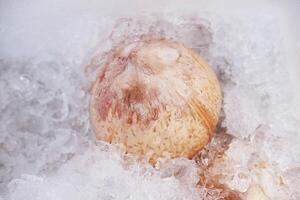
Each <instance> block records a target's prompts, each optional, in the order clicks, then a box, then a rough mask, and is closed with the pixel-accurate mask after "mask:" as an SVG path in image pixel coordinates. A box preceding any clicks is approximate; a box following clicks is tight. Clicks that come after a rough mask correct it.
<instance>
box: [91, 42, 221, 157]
mask: <svg viewBox="0 0 300 200" xmlns="http://www.w3.org/2000/svg"><path fill="white" fill-rule="evenodd" d="M221 100H222V97H221V91H220V86H219V82H218V80H217V77H216V75H215V73H214V72H213V70H212V69H211V68H210V67H209V66H208V64H207V63H206V62H205V61H204V60H203V59H202V58H201V57H200V56H199V55H198V54H197V53H195V52H194V51H193V50H191V49H189V48H187V47H185V46H184V45H183V44H180V43H178V42H175V41H171V40H149V41H140V42H134V43H131V44H127V45H121V46H120V47H118V48H116V49H115V50H113V51H112V52H111V54H110V55H109V56H108V58H107V60H106V62H105V64H104V65H103V66H102V68H101V71H100V73H99V75H98V76H97V78H96V80H95V82H94V84H93V87H92V91H91V100H90V116H91V124H92V127H93V129H94V132H95V135H96V138H97V139H98V140H103V141H106V142H109V143H112V144H118V145H120V146H122V147H124V149H125V150H126V152H128V153H131V154H134V155H136V156H138V157H141V158H147V159H148V160H149V161H150V162H151V163H155V162H156V161H157V159H158V158H162V157H171V158H175V157H188V158H192V157H193V156H194V155H195V154H196V153H197V152H198V151H199V150H200V149H201V148H203V146H204V145H206V144H207V143H208V141H209V140H210V138H211V137H212V135H213V133H214V129H215V127H216V124H217V122H218V116H219V112H220V107H221Z"/></svg>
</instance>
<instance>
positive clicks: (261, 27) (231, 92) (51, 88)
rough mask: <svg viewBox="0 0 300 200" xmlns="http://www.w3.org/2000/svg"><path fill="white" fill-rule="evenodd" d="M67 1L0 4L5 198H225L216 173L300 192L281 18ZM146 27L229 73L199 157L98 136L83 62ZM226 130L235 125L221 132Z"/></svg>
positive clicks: (231, 181) (286, 193)
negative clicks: (123, 145)
mask: <svg viewBox="0 0 300 200" xmlns="http://www.w3.org/2000/svg"><path fill="white" fill-rule="evenodd" d="M66 2H67V1H66ZM66 2H65V3H62V4H61V5H60V6H54V5H53V4H51V3H49V2H48V3H46V4H45V5H44V4H43V5H42V3H38V2H36V1H34V0H33V1H30V2H28V4H25V3H21V4H20V6H19V7H17V8H14V5H15V2H14V1H12V2H10V3H8V4H7V5H6V6H5V8H6V9H5V12H1V14H0V16H1V17H0V25H1V26H0V46H1V48H0V112H1V115H0V124H1V125H0V184H1V185H0V186H1V190H0V192H1V193H0V194H2V198H4V199H7V200H18V199H32V200H38V199H43V200H48V199H49V200H50V199H55V200H59V199H64V200H66V199H89V200H92V199H105V200H112V199H116V200H117V199H120V200H121V199H215V200H216V199H222V198H224V196H222V195H224V194H223V193H222V189H224V188H209V187H208V183H209V182H210V181H214V179H215V178H216V177H218V184H222V185H225V186H226V188H227V189H228V188H229V189H230V190H232V191H235V192H238V193H240V194H241V197H243V198H246V197H247V195H246V193H245V192H247V191H248V190H249V188H251V186H253V185H255V184H258V185H260V187H261V188H262V189H263V191H264V193H265V194H266V196H268V197H270V198H271V199H293V200H296V199H299V198H300V197H299V195H300V194H299V188H297V185H299V184H300V183H299V178H298V179H297V176H298V177H299V176H300V174H299V173H300V164H299V163H300V160H299V158H300V153H299V152H300V149H299V145H298V142H299V141H300V134H299V129H297V128H299V116H300V115H299V114H300V112H299V108H300V106H299V103H298V102H297V99H299V97H298V96H296V95H299V94H298V93H296V91H295V90H294V88H293V87H292V83H291V80H290V74H291V73H294V71H293V70H294V68H296V67H297V66H285V63H286V60H285V59H286V58H285V56H284V50H283V47H282V45H283V44H282V41H281V35H280V33H279V28H278V26H277V24H276V18H273V17H272V16H268V15H265V14H258V16H256V17H253V16H251V17H249V16H239V18H238V19H237V18H236V17H234V16H220V15H216V14H213V13H211V12H210V13H207V12H203V13H202V14H199V15H192V14H182V15H177V13H178V12H169V13H168V14H164V15H143V16H141V15H139V16H138V17H127V16H126V15H124V18H120V16H118V17H115V15H113V16H112V17H109V16H105V15H102V14H101V13H99V12H98V11H97V10H95V9H94V8H92V6H88V5H87V4H84V3H83V2H80V3H77V4H74V5H73V4H72V6H71V5H70V4H69V3H66ZM94 4H95V3H94ZM96 5H97V3H96ZM100 5H102V6H103V4H101V3H99V5H98V6H100ZM66 8H68V9H66ZM1 10H3V11H4V9H2V8H1ZM65 10H68V11H65ZM16 12H21V13H22V14H20V15H15V13H16ZM121 17H122V16H121ZM145 33H151V34H152V35H157V36H163V37H169V38H175V39H177V40H180V41H182V42H184V43H185V44H186V45H187V46H190V47H192V48H194V49H195V50H196V51H198V52H199V53H200V54H201V55H202V56H203V57H204V58H205V59H207V60H208V61H209V63H210V64H211V65H212V66H213V67H214V69H215V70H216V72H217V74H218V76H219V79H220V80H221V85H222V90H223V95H224V104H223V114H222V121H221V124H220V130H222V131H217V134H219V135H218V136H217V137H216V138H215V139H213V141H212V143H211V144H209V145H208V146H207V147H206V149H204V150H203V151H202V152H201V153H200V154H199V157H197V158H195V160H196V161H197V162H195V161H193V160H192V161H189V160H186V159H180V158H179V159H176V160H173V161H172V160H167V161H162V162H161V163H159V165H158V166H157V168H156V169H154V168H153V167H151V166H149V165H148V164H146V163H143V162H136V161H134V159H133V158H130V157H128V156H126V155H124V154H123V153H122V152H120V150H118V149H117V148H115V147H113V146H108V145H106V144H98V145H95V144H94V142H93V137H92V133H91V130H90V127H89V126H90V125H89V116H88V100H89V86H90V84H91V79H89V78H88V76H87V74H86V73H85V71H86V70H87V69H86V68H85V66H86V65H87V63H88V62H89V60H90V59H91V57H92V55H93V53H94V52H95V51H97V53H99V54H105V52H106V51H108V50H109V49H110V48H112V47H113V46H114V45H116V44H117V43H118V42H120V41H121V40H123V39H124V38H130V37H131V39H135V38H138V37H140V36H141V35H143V34H145ZM224 130H225V131H226V135H231V136H229V137H223V135H224ZM228 138H230V139H228ZM222 145H224V146H222ZM219 152H222V154H220V155H219ZM198 161H199V162H198ZM203 175H205V180H204V181H203V182H202V183H200V182H201V181H200V182H199V180H201V177H202V176H203ZM196 185H197V186H196ZM0 199H1V195H0Z"/></svg>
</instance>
